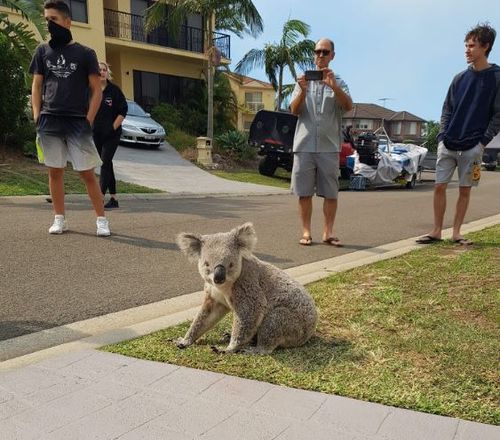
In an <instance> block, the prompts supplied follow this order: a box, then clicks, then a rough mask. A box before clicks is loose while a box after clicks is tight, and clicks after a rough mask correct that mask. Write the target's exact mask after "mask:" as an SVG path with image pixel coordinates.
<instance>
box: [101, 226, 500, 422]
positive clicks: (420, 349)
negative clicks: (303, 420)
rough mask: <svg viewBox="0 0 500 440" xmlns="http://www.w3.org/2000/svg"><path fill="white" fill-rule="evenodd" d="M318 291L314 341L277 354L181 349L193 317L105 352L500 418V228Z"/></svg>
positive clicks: (207, 340)
mask: <svg viewBox="0 0 500 440" xmlns="http://www.w3.org/2000/svg"><path fill="white" fill-rule="evenodd" d="M469 237H470V238H472V239H473V240H474V241H475V242H476V245H474V246H473V247H471V248H466V247H460V246H457V245H454V244H453V243H451V242H449V241H445V242H443V243H442V244H438V245H432V246H431V245H430V246H428V247H425V248H423V249H420V250H417V251H413V252H411V253H409V254H407V255H404V256H401V257H399V258H395V259H392V260H387V261H383V262H379V263H377V264H372V265H369V266H364V267H360V268H357V269H353V270H351V271H348V272H345V273H340V274H336V275H333V276H331V277H329V278H328V279H325V280H323V281H319V282H316V283H313V284H311V285H309V286H308V289H309V290H310V292H311V294H312V295H313V297H314V299H315V301H316V304H317V307H318V309H319V313H320V320H319V324H318V328H317V334H316V336H315V337H314V338H313V339H312V340H311V341H310V342H309V343H308V344H307V345H306V346H304V347H301V348H297V349H289V350H278V351H276V352H275V353H274V354H272V355H269V356H249V355H243V354H236V355H217V354H214V353H213V352H212V351H211V350H210V345H213V344H217V343H218V341H219V337H220V335H221V334H222V333H223V332H224V331H228V330H229V329H230V320H229V318H226V319H225V320H224V321H223V322H222V323H220V324H219V325H218V326H217V327H216V328H215V329H214V330H213V331H212V332H210V333H209V334H207V335H206V336H205V337H204V338H203V339H202V340H200V341H199V344H198V345H195V346H192V347H190V348H187V349H185V350H180V349H178V348H177V347H176V346H175V345H174V344H173V343H172V342H171V341H172V340H173V339H175V338H177V337H179V336H183V335H184V333H185V331H186V329H187V328H188V325H189V324H188V323H185V324H182V325H179V326H176V327H172V328H167V329H165V330H163V331H160V332H157V333H154V334H152V335H149V336H146V337H142V338H138V339H135V340H131V341H127V342H123V343H120V344H117V345H113V346H108V347H105V348H104V349H105V350H108V351H112V352H115V353H121V354H125V355H128V356H135V357H139V358H144V359H151V360H156V361H163V362H170V363H173V364H178V365H184V366H189V367H194V368H200V369H205V370H211V371H217V372H222V373H226V374H230V375H235V376H241V377H246V378H250V379H257V380H262V381H267V382H271V383H275V384H280V385H286V386H290V387H294V388H302V389H307V390H315V391H322V392H326V393H334V394H338V395H343V396H349V397H352V398H356V399H362V400H368V401H372V402H379V403H383V404H387V405H393V406H397V407H401V408H408V409H413V410H418V411H424V412H429V413H433V414H441V415H446V416H452V417H460V418H463V419H467V420H474V421H477V422H483V423H490V424H497V425H498V424H500V406H499V395H500V393H499V391H500V390H499V388H500V387H499V385H500V380H499V375H498V353H499V352H500V343H499V341H500V332H499V303H500V289H499V286H500V226H496V227H493V228H490V229H487V230H484V231H481V232H477V233H474V234H470V235H469Z"/></svg>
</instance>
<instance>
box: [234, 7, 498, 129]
mask: <svg viewBox="0 0 500 440" xmlns="http://www.w3.org/2000/svg"><path fill="white" fill-rule="evenodd" d="M253 2H254V4H255V6H256V7H257V9H258V10H259V12H260V14H261V16H262V18H263V20H264V33H263V34H262V35H261V36H260V37H259V38H258V39H254V38H252V37H249V36H245V37H244V39H239V38H238V37H236V36H234V35H232V36H231V58H232V64H231V69H234V67H235V66H236V63H237V62H238V61H239V60H240V59H241V58H242V57H243V55H244V54H245V53H246V52H247V51H249V50H250V49H253V48H263V47H264V44H265V43H268V42H278V41H279V40H280V37H281V33H282V28H283V23H284V22H285V21H286V20H288V19H289V18H293V19H299V20H302V21H304V22H306V23H307V24H309V25H310V26H311V34H310V36H309V38H310V39H312V40H317V39H318V38H321V37H328V38H331V39H333V40H334V41H335V52H336V56H335V59H334V60H333V62H332V63H331V64H330V67H331V68H332V69H333V70H334V71H335V72H336V73H338V74H339V75H340V76H341V77H342V78H343V79H344V80H345V81H346V82H347V84H348V85H349V88H350V91H351V95H352V97H353V100H354V102H369V103H375V104H379V105H383V102H382V101H379V99H380V98H392V99H391V100H387V101H386V104H385V105H386V107H388V108H390V109H392V110H396V111H399V110H406V111H409V112H411V113H414V114H416V115H417V116H420V117H422V118H424V119H427V120H429V119H433V120H439V118H440V115H441V107H442V104H443V100H444V97H445V95H446V92H447V90H448V86H449V84H450V82H451V80H452V78H453V76H454V75H455V74H457V73H458V72H460V71H461V70H463V69H465V68H466V67H467V65H466V64H465V58H464V43H463V40H464V36H465V33H466V32H467V30H469V28H471V27H473V26H474V25H475V24H476V23H478V22H484V21H488V22H489V23H490V24H491V25H492V26H493V27H494V28H495V29H496V30H497V33H498V34H500V1H499V0H469V1H465V0H340V1H339V0H305V1H304V0H253ZM489 60H490V62H492V63H496V64H499V65H500V35H497V40H496V42H495V45H494V46H493V50H492V51H491V53H490V56H489ZM248 75H249V76H252V77H254V78H258V79H262V80H267V79H266V76H265V74H264V71H263V69H259V68H256V69H254V70H253V71H252V72H250V73H249V74H248ZM287 81H288V82H291V77H288V78H287Z"/></svg>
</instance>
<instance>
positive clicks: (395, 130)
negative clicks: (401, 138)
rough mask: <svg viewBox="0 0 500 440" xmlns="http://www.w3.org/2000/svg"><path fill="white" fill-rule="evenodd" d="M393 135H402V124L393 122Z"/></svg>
mask: <svg viewBox="0 0 500 440" xmlns="http://www.w3.org/2000/svg"><path fill="white" fill-rule="evenodd" d="M392 134H395V135H400V134H401V122H393V123H392Z"/></svg>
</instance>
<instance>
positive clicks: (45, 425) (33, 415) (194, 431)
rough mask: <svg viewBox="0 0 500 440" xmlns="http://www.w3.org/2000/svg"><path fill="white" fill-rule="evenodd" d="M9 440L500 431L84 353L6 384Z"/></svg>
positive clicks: (303, 438)
mask: <svg viewBox="0 0 500 440" xmlns="http://www.w3.org/2000/svg"><path fill="white" fill-rule="evenodd" d="M0 419H3V420H0V438H2V439H5V440H28V439H29V440H90V439H96V440H97V439H103V440H104V439H120V440H139V439H145V440H189V439H199V440H201V439H204V440H208V439H213V440H226V439H227V440H233V439H241V440H271V439H275V440H309V439H310V440H333V439H335V440H497V439H498V438H499V435H500V428H499V427H495V426H490V425H483V424H478V423H472V422H467V421H463V420H458V419H453V418H448V417H440V416H434V415H430V414H424V413H418V412H414V411H407V410H403V409H398V408H393V407H388V406H383V405H379V404H374V403H368V402H361V401H357V400H353V399H348V398H344V397H338V396H334V395H328V394H323V393H316V392H309V391H302V390H296V389H291V388H286V387H281V386H276V385H271V384H268V383H263V382H257V381H252V380H247V379H240V378H236V377H231V376H226V375H223V374H217V373H212V372H207V371H200V370H193V369H190V368H184V367H178V366H175V365H169V364H161V363H157V362H150V361H144V360H137V359H133V358H128V357H124V356H120V355H115V354H110V353H104V352H98V351H94V350H84V351H79V352H75V353H70V354H66V355H63V356H59V357H56V358H52V359H48V360H46V361H43V362H40V363H38V364H36V365H33V366H29V367H25V368H23V369H21V370H18V371H13V372H10V373H7V374H3V375H1V376H0Z"/></svg>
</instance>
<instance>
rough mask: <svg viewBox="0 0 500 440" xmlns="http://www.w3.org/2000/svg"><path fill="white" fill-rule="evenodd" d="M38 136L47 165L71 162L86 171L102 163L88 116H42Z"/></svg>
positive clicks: (60, 166) (55, 166) (64, 164)
mask: <svg viewBox="0 0 500 440" xmlns="http://www.w3.org/2000/svg"><path fill="white" fill-rule="evenodd" d="M37 137H38V142H39V144H40V147H41V149H42V151H43V163H44V164H45V165H46V166H48V167H51V168H65V167H66V164H67V163H68V161H69V162H71V163H72V165H73V169H74V170H76V171H87V170H90V169H93V168H95V167H97V166H100V165H102V161H101V158H100V157H99V153H98V152H97V149H96V147H95V144H94V139H93V137H92V128H91V127H90V125H89V123H88V122H87V120H86V119H85V118H73V117H58V116H52V115H41V116H40V118H39V120H38V123H37Z"/></svg>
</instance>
